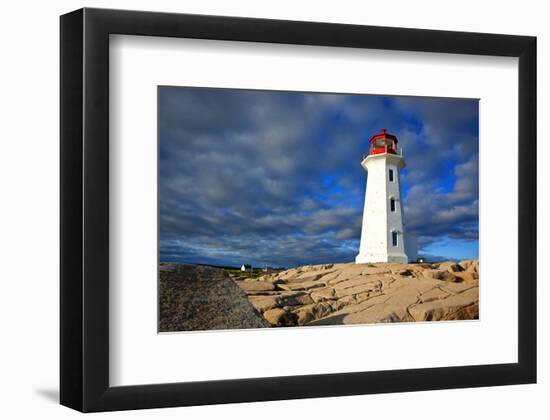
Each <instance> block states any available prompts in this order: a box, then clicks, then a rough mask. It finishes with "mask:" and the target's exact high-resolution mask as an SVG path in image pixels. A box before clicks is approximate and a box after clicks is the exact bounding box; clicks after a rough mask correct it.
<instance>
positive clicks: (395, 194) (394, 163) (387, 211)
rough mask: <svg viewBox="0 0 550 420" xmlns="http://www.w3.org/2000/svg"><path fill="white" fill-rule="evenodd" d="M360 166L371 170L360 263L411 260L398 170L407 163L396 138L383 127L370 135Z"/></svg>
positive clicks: (358, 256)
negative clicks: (404, 224)
mask: <svg viewBox="0 0 550 420" xmlns="http://www.w3.org/2000/svg"><path fill="white" fill-rule="evenodd" d="M361 166H362V167H363V168H365V170H366V171H368V179H367V189H366V193H365V207H364V210H363V226H362V230H361V245H360V248H359V254H358V255H357V257H355V262H356V263H357V264H364V263H376V262H398V263H406V262H408V258H407V254H406V253H405V241H406V239H405V232H404V227H403V203H402V201H401V188H400V185H399V171H400V170H401V169H402V168H404V167H405V160H404V159H403V156H402V154H401V153H400V152H399V153H398V151H397V138H396V137H395V136H394V135H392V134H389V133H386V130H385V129H383V130H382V132H381V133H380V134H376V135H374V136H373V137H372V138H371V139H370V145H369V153H368V155H364V156H363V161H362V162H361Z"/></svg>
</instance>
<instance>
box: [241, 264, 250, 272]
mask: <svg viewBox="0 0 550 420" xmlns="http://www.w3.org/2000/svg"><path fill="white" fill-rule="evenodd" d="M241 271H248V272H250V271H252V266H251V265H250V264H243V265H242V266H241Z"/></svg>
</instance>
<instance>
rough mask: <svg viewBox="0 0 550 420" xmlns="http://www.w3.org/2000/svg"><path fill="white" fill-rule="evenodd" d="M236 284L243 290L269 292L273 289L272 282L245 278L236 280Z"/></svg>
mask: <svg viewBox="0 0 550 420" xmlns="http://www.w3.org/2000/svg"><path fill="white" fill-rule="evenodd" d="M237 285H238V286H239V287H240V288H241V289H243V290H244V291H245V292H269V291H271V290H275V286H274V285H273V283H269V282H267V281H257V280H246V281H240V282H237Z"/></svg>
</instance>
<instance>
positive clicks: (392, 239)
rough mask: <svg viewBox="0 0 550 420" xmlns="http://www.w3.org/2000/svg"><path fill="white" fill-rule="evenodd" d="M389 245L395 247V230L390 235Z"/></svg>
mask: <svg viewBox="0 0 550 420" xmlns="http://www.w3.org/2000/svg"><path fill="white" fill-rule="evenodd" d="M391 244H392V246H397V232H396V231H395V230H393V231H392V233H391Z"/></svg>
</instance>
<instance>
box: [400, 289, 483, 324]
mask: <svg viewBox="0 0 550 420" xmlns="http://www.w3.org/2000/svg"><path fill="white" fill-rule="evenodd" d="M478 299H479V297H478V291H477V290H475V289H474V288H472V289H468V290H465V291H464V292H462V293H459V294H457V295H453V296H451V297H449V298H447V299H438V300H434V301H431V302H427V303H422V304H419V305H414V306H412V307H411V308H410V309H409V311H410V314H411V315H412V316H413V318H414V320H415V321H441V320H455V319H478V318H479V304H478Z"/></svg>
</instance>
